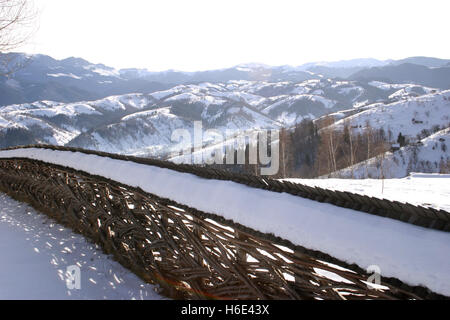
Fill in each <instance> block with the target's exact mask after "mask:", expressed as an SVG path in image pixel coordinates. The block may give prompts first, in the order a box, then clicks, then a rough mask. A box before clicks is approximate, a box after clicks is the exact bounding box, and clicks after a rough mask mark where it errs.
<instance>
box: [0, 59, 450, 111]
mask: <svg viewBox="0 0 450 320" xmlns="http://www.w3.org/2000/svg"><path fill="white" fill-rule="evenodd" d="M446 62H448V60H443V59H437V58H427V57H412V58H407V59H404V60H398V61H394V60H385V61H381V60H376V59H353V60H345V61H337V62H315V63H306V64H303V65H301V66H287V65H285V66H268V65H265V64H260V63H246V64H240V65H237V66H234V67H230V68H224V69H217V70H208V71H198V72H184V71H176V70H168V71H163V72H152V71H149V70H146V69H136V68H135V69H120V70H119V69H115V68H112V67H109V66H105V65H103V64H95V63H91V62H89V61H86V60H84V59H81V58H73V57H72V58H67V59H63V60H56V59H53V58H52V57H49V56H46V55H41V54H35V55H28V54H23V53H7V54H0V106H3V105H10V104H21V103H31V102H35V101H40V100H52V101H58V102H78V101H90V100H97V99H102V98H105V97H108V96H112V95H122V94H128V93H136V92H137V93H145V94H146V93H152V92H156V91H161V90H165V89H169V88H171V87H173V86H175V85H179V84H198V83H202V82H210V83H226V82H228V81H231V80H245V81H265V82H284V81H289V82H294V83H298V82H303V81H306V80H312V79H313V80H317V79H327V78H341V79H347V78H348V79H350V80H360V79H364V81H365V82H369V81H371V80H372V81H373V80H378V81H387V82H389V83H393V84H395V83H404V82H407V83H412V84H417V85H423V86H429V87H438V88H441V89H450V83H449V82H448V79H449V74H448V72H449V70H450V69H449V67H448V64H447V63H446ZM5 74H6V76H5Z"/></svg>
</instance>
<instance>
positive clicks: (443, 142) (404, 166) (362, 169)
mask: <svg viewBox="0 0 450 320" xmlns="http://www.w3.org/2000/svg"><path fill="white" fill-rule="evenodd" d="M449 146H450V128H446V129H444V130H440V131H438V132H436V133H434V134H432V135H430V136H428V137H426V138H425V139H423V140H422V141H420V142H419V143H415V144H412V145H408V146H405V147H403V148H401V149H399V150H396V151H394V152H387V153H386V154H384V155H380V156H378V157H374V158H371V159H369V160H367V161H364V162H361V163H358V164H356V165H354V166H351V167H348V168H345V169H343V170H339V171H337V172H335V173H333V174H332V175H331V177H337V178H356V179H366V178H375V179H379V178H381V177H384V178H403V177H406V176H408V175H409V174H410V173H411V172H424V173H442V172H448V170H449V169H450V150H449V149H448V148H449Z"/></svg>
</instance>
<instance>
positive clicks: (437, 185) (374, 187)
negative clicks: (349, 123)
mask: <svg viewBox="0 0 450 320" xmlns="http://www.w3.org/2000/svg"><path fill="white" fill-rule="evenodd" d="M282 180H284V181H290V182H293V183H300V184H305V185H308V186H312V187H321V188H325V189H331V190H339V191H348V192H353V193H359V194H364V195H368V196H371V197H375V198H380V199H389V200H393V201H399V202H408V203H411V204H415V205H421V206H425V207H433V208H436V209H442V210H445V211H448V212H450V174H427V173H411V174H410V176H408V177H406V178H402V179H384V181H383V180H381V179H282Z"/></svg>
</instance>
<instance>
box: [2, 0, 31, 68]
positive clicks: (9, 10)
mask: <svg viewBox="0 0 450 320" xmlns="http://www.w3.org/2000/svg"><path fill="white" fill-rule="evenodd" d="M36 17H37V11H36V9H35V7H34V5H33V1H32V0H0V54H1V64H2V65H1V66H0V67H2V68H1V69H2V70H0V74H3V75H5V74H8V73H10V72H11V71H14V70H15V69H16V67H17V66H19V64H22V63H23V61H14V60H15V57H13V56H10V55H5V53H7V52H11V51H12V50H14V49H16V48H18V47H20V46H21V45H23V44H24V43H25V42H26V41H27V40H29V39H30V37H31V36H32V35H33V34H34V32H35V30H36Z"/></svg>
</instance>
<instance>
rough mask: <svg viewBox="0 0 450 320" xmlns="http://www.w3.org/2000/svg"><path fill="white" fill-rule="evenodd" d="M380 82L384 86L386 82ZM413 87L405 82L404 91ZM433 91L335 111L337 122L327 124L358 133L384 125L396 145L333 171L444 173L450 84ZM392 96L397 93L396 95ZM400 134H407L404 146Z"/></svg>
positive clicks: (448, 161) (344, 174)
mask: <svg viewBox="0 0 450 320" xmlns="http://www.w3.org/2000/svg"><path fill="white" fill-rule="evenodd" d="M374 85H377V86H382V85H383V84H381V83H375V84H374ZM411 88H413V87H404V88H403V89H402V90H404V92H403V93H407V92H412V90H411ZM421 89H422V90H426V91H429V92H433V93H429V94H426V95H422V96H419V97H414V96H411V97H408V98H405V97H402V95H400V94H394V95H393V96H394V97H397V98H400V100H399V101H397V102H393V103H388V104H384V103H374V104H369V105H366V106H362V107H359V108H354V109H350V110H343V111H340V112H337V113H333V114H330V115H331V116H333V117H334V119H335V122H334V123H333V124H332V125H330V126H328V127H324V128H322V129H321V131H323V130H334V131H340V132H343V130H344V127H345V126H347V128H350V129H349V130H350V131H351V132H352V133H353V134H358V133H363V132H367V130H368V129H369V128H370V129H374V130H378V129H383V131H384V134H385V140H386V142H387V143H388V144H390V145H392V146H393V150H394V151H388V152H386V153H384V154H380V155H378V156H376V157H374V158H371V159H368V160H366V161H363V162H361V163H357V164H355V165H353V166H350V167H348V168H344V169H342V170H339V171H337V172H334V173H332V174H331V175H330V176H332V177H340V178H352V177H353V178H380V177H385V178H402V177H406V176H407V175H408V174H409V173H410V172H426V173H442V172H448V171H449V169H450V168H449V167H450V153H449V151H448V149H447V144H448V141H449V139H450V136H449V134H450V131H449V130H450V129H449V128H450V90H446V91H442V92H435V89H430V88H421ZM391 98H392V97H391ZM399 137H402V140H403V141H402V148H400V149H399V150H397V148H399V147H400V144H399V139H400V138H399Z"/></svg>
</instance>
